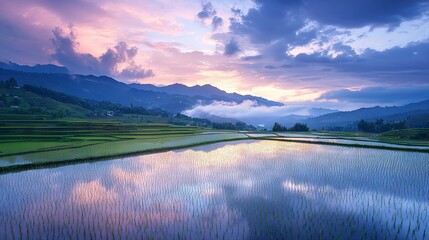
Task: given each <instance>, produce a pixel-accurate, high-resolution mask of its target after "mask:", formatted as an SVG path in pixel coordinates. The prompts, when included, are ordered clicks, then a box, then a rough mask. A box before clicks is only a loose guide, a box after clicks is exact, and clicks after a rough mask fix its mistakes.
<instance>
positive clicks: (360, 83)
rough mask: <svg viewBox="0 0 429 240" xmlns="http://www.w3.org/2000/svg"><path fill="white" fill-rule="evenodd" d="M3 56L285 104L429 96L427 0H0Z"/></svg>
mask: <svg viewBox="0 0 429 240" xmlns="http://www.w3.org/2000/svg"><path fill="white" fill-rule="evenodd" d="M0 34H1V36H2V37H1V38H0V46H1V47H0V61H5V62H7V61H12V62H16V63H18V64H27V65H34V64H46V63H51V64H57V65H61V66H65V67H67V68H68V69H69V70H70V71H71V72H73V73H80V74H94V75H108V76H111V77H114V78H116V79H118V80H120V81H123V82H126V83H131V82H138V83H152V84H155V85H167V84H172V83H182V84H186V85H189V86H192V85H195V84H199V85H203V84H211V85H214V86H216V87H219V88H221V89H223V90H225V91H227V92H238V93H241V94H252V95H256V96H261V97H264V98H267V99H271V100H276V101H280V102H283V103H285V104H287V105H297V106H298V105H299V106H304V105H307V106H310V105H311V106H314V107H325V108H334V109H342V110H347V109H354V108H357V107H362V106H375V105H381V106H385V105H400V104H406V103H410V102H417V101H421V100H426V99H429V1H427V0H349V1H343V0H325V1H316V0H283V1H281V0H254V1H251V0H233V1H226V0H212V1H191V0H175V1H167V0H142V1H131V0H124V1H117V0H56V1H54V0H31V1H30V0H14V1H10V0H0Z"/></svg>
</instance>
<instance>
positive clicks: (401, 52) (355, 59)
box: [294, 42, 429, 84]
mask: <svg viewBox="0 0 429 240" xmlns="http://www.w3.org/2000/svg"><path fill="white" fill-rule="evenodd" d="M334 48H335V49H336V50H337V51H339V53H340V54H339V55H338V56H336V57H333V56H331V55H329V53H328V51H329V50H328V51H319V52H317V53H313V54H305V53H301V54H298V55H297V56H296V57H295V59H294V60H295V61H296V63H297V64H298V63H306V64H314V63H317V64H319V65H321V66H326V67H329V68H332V69H334V70H337V71H340V72H345V73H350V74H354V75H358V76H360V77H363V78H366V79H370V80H372V81H375V82H389V83H391V84H402V83H403V81H406V82H408V83H427V79H428V77H429V42H419V43H411V44H409V45H407V46H405V47H395V48H391V49H387V50H385V51H375V50H371V49H367V50H366V51H365V52H363V53H362V54H360V55H358V54H356V53H355V52H354V51H353V50H352V49H351V48H350V47H348V46H344V45H339V44H337V45H335V46H334Z"/></svg>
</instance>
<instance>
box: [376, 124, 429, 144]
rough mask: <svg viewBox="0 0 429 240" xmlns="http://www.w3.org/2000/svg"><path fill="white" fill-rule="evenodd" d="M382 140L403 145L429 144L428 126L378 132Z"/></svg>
mask: <svg viewBox="0 0 429 240" xmlns="http://www.w3.org/2000/svg"><path fill="white" fill-rule="evenodd" d="M378 139H380V141H383V142H389V143H397V144H405V145H425V146H428V145H429V128H415V129H401V130H394V131H390V132H386V133H383V134H380V135H379V136H378Z"/></svg>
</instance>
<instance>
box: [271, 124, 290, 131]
mask: <svg viewBox="0 0 429 240" xmlns="http://www.w3.org/2000/svg"><path fill="white" fill-rule="evenodd" d="M285 131H287V127H285V126H283V125H281V124H280V123H278V122H275V123H274V126H273V132H285Z"/></svg>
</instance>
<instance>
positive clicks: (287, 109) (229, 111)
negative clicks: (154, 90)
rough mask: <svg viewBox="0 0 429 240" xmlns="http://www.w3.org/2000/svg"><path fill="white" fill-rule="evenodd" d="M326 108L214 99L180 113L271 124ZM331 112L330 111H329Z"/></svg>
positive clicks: (322, 111) (321, 111) (324, 111)
mask: <svg viewBox="0 0 429 240" xmlns="http://www.w3.org/2000/svg"><path fill="white" fill-rule="evenodd" d="M326 112H327V110H326V109H317V108H309V107H305V106H300V105H295V106H293V105H285V106H273V107H268V106H264V105H259V104H258V103H257V102H255V101H251V100H245V101H243V102H241V103H236V102H224V101H214V102H212V103H211V104H208V105H197V106H194V107H193V108H192V109H189V110H186V111H183V112H182V113H183V114H185V115H188V116H192V117H203V116H207V115H208V114H209V115H214V116H218V117H224V118H232V119H237V120H240V121H244V122H246V123H248V124H255V125H259V124H265V126H271V124H272V123H273V122H274V121H276V120H278V119H280V118H283V117H286V116H289V115H300V116H316V115H321V114H323V113H326ZM329 112H331V111H329Z"/></svg>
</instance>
